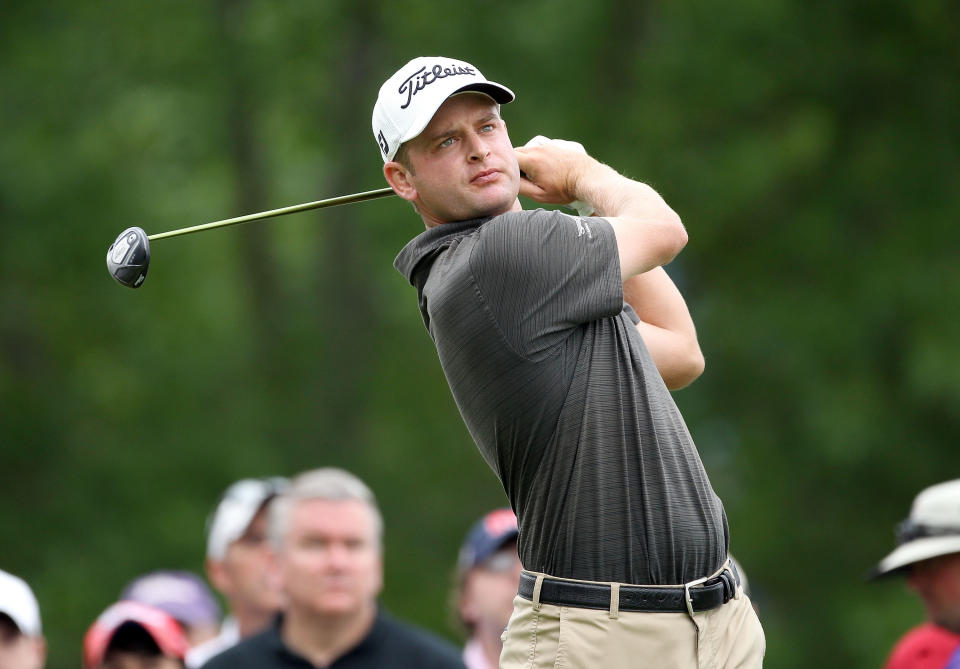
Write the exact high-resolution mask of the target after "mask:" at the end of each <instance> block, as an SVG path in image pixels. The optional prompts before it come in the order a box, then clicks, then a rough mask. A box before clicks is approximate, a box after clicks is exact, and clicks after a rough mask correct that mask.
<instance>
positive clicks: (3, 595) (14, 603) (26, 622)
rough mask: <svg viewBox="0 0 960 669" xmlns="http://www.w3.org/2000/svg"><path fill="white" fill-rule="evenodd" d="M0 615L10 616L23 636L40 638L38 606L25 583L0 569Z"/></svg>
mask: <svg viewBox="0 0 960 669" xmlns="http://www.w3.org/2000/svg"><path fill="white" fill-rule="evenodd" d="M0 613H5V614H6V615H8V616H10V619H11V620H12V621H13V622H14V624H15V625H16V626H17V627H18V628H20V632H21V634H23V635H25V636H40V635H41V634H42V632H43V630H42V629H41V626H40V606H39V605H38V604H37V598H36V597H34V596H33V591H32V590H31V589H30V586H29V585H27V582H26V581H24V580H23V579H22V578H18V577H17V576H14V575H13V574H9V573H7V572H5V571H3V570H2V569H0Z"/></svg>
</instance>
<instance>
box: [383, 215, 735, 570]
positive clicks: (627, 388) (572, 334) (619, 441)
mask: <svg viewBox="0 0 960 669" xmlns="http://www.w3.org/2000/svg"><path fill="white" fill-rule="evenodd" d="M395 266H396V267H397V269H398V270H399V271H400V272H401V273H402V274H404V276H406V277H407V278H408V279H409V280H410V283H411V284H412V285H414V286H415V287H416V288H417V291H418V294H419V298H420V312H421V314H422V315H423V320H424V323H425V324H426V326H427V330H428V331H429V332H430V336H431V338H432V339H433V341H434V344H435V345H436V347H437V352H438V354H439V357H440V364H441V366H442V367H443V371H444V374H445V375H446V378H447V382H448V383H449V385H450V389H451V391H452V392H453V396H454V399H455V400H456V403H457V406H458V407H459V409H460V413H461V415H462V416H463V420H464V422H465V423H466V426H467V429H468V430H469V431H470V434H471V436H472V437H473V439H474V441H475V442H476V444H477V446H478V447H479V449H480V452H481V454H482V455H483V458H484V459H485V460H486V462H487V464H489V465H490V467H491V468H493V471H494V472H496V474H497V476H498V477H499V478H500V481H501V482H502V483H503V487H504V490H505V491H506V493H507V497H508V499H509V500H510V503H511V505H512V506H513V509H514V511H515V512H516V514H517V517H518V519H519V521H520V537H519V551H520V559H521V561H522V562H523V566H524V568H526V569H528V570H532V571H538V572H544V573H547V574H550V575H553V576H559V577H563V578H576V579H584V580H591V581H617V582H621V583H640V584H655V585H667V584H676V583H684V582H688V581H691V580H694V579H696V578H700V577H702V576H706V575H708V574H710V573H712V572H713V571H715V570H716V569H718V568H719V567H720V565H721V564H722V563H723V561H724V560H725V559H726V555H727V548H728V545H729V538H728V530H727V521H726V516H725V514H724V511H723V505H722V504H721V502H720V500H719V499H718V498H717V496H716V495H715V494H714V492H713V488H712V487H711V486H710V481H709V480H708V478H707V475H706V472H705V471H704V469H703V465H702V463H701V461H700V457H699V455H698V453H697V450H696V447H695V446H694V444H693V440H692V439H691V438H690V434H689V433H688V431H687V427H686V425H685V424H684V421H683V418H682V416H681V415H680V412H679V410H678V409H677V406H676V405H675V404H674V402H673V398H672V397H671V395H670V392H669V390H667V387H666V386H665V385H664V382H663V379H662V378H661V377H660V374H659V372H658V371H657V368H656V366H655V365H654V363H653V360H652V359H651V357H650V354H649V353H648V352H647V349H646V347H645V346H644V344H643V340H642V338H641V337H640V334H639V333H638V332H637V329H636V327H635V326H636V323H637V320H638V319H637V315H636V313H635V312H634V311H633V309H632V308H631V307H630V306H629V305H627V304H626V303H624V301H623V284H622V282H621V279H620V265H619V259H618V255H617V244H616V239H615V238H614V234H613V228H612V227H611V226H610V224H609V222H608V221H606V220H605V219H602V218H579V217H574V216H568V215H567V214H564V213H562V212H558V211H544V210H536V211H522V212H510V213H507V214H503V215H501V216H496V217H494V218H490V219H478V220H472V221H463V222H458V223H447V224H444V225H440V226H437V227H434V228H431V229H429V230H427V231H426V232H424V233H422V234H420V235H419V236H417V237H416V238H415V239H413V240H412V241H411V242H410V243H408V244H407V246H405V247H404V249H403V250H402V251H401V252H400V254H399V256H397V259H396V261H395Z"/></svg>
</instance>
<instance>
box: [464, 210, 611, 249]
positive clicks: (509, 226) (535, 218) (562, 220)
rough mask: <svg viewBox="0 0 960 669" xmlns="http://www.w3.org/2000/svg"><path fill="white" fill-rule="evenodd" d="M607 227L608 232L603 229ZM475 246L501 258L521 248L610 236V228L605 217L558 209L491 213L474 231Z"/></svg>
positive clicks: (564, 244) (578, 241)
mask: <svg viewBox="0 0 960 669" xmlns="http://www.w3.org/2000/svg"><path fill="white" fill-rule="evenodd" d="M607 228H609V229H610V234H607V233H606V229H607ZM474 234H476V236H477V240H478V246H479V247H480V248H486V249H487V250H489V251H492V252H493V253H494V254H495V255H496V256H497V257H501V256H502V254H503V252H505V251H517V250H520V249H523V248H524V247H526V248H529V249H534V250H535V249H543V247H544V245H549V244H558V245H560V246H561V247H562V246H566V245H569V244H571V243H575V244H577V245H579V244H580V243H581V242H584V241H593V240H595V239H596V240H599V239H604V238H606V237H611V238H612V228H610V224H609V222H608V221H607V220H606V219H605V218H600V217H591V218H583V217H581V216H573V215H571V214H568V213H566V212H563V211H561V210H559V209H524V210H521V211H508V212H506V213H505V214H500V215H499V216H494V217H493V218H491V219H490V220H489V221H487V222H486V223H484V224H483V225H482V226H480V227H479V228H478V229H477V230H476V232H475V233H474Z"/></svg>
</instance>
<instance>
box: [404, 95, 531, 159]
mask: <svg viewBox="0 0 960 669" xmlns="http://www.w3.org/2000/svg"><path fill="white" fill-rule="evenodd" d="M461 93H483V94H484V95H487V96H489V97H491V98H492V99H493V101H494V102H496V103H498V104H501V105H505V104H507V103H508V102H513V101H514V100H515V99H516V95H514V94H513V91H511V90H510V89H509V88H507V87H506V86H501V85H500V84H497V83H494V82H492V81H487V82H479V83H472V84H467V85H466V86H463V87H462V88H458V89H457V90H455V91H453V92H452V93H450V95H448V96H447V97H445V98H444V99H443V100H442V101H441V102H440V104H439V105H437V108H436V109H434V110H433V111H431V112H430V115H429V116H426V115H424V116H425V117H426V118H422V119H420V122H419V123H414V124H413V125H412V126H410V128H408V129H407V132H406V134H404V136H403V137H401V138H400V146H402V145H403V144H404V143H405V142H409V141H410V140H411V139H413V138H414V137H417V136H419V135H420V133H421V132H423V129H424V128H426V127H427V126H428V125H430V121H432V120H433V117H434V116H435V115H436V113H437V109H440V105H442V104H443V103H444V102H446V101H447V100H449V99H450V98H452V97H453V96H454V95H460V94H461Z"/></svg>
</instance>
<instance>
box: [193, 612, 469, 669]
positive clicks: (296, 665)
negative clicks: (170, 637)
mask: <svg viewBox="0 0 960 669" xmlns="http://www.w3.org/2000/svg"><path fill="white" fill-rule="evenodd" d="M282 624H283V617H282V616H278V617H277V618H276V619H275V620H274V622H273V624H271V625H270V627H268V628H267V629H266V630H264V631H263V632H260V633H259V634H255V635H254V636H251V637H248V638H247V639H244V640H243V641H241V642H240V643H238V644H237V645H235V646H233V647H232V648H229V649H227V650H226V651H224V652H222V653H220V654H219V655H216V656H215V657H213V658H212V659H211V660H210V661H208V662H207V663H206V664H204V665H203V669H315V667H314V665H313V664H312V663H311V662H310V661H309V660H307V659H306V658H304V657H301V656H300V655H297V654H296V653H295V652H294V651H292V650H291V649H289V648H287V646H286V645H285V644H284V643H283V639H282V637H281V636H280V630H281V625H282ZM370 667H377V668H378V669H410V668H411V667H418V668H420V669H464V666H463V660H462V659H461V658H460V652H459V650H458V649H457V648H456V647H455V646H454V645H453V644H450V643H448V642H446V641H444V640H442V639H440V638H439V637H435V636H433V635H432V634H429V633H428V632H426V631H424V630H421V629H418V628H416V627H413V626H412V625H407V624H405V623H402V622H400V621H398V620H396V619H395V618H393V617H391V616H390V615H388V614H387V613H386V612H384V611H383V610H380V611H378V612H377V618H376V620H375V621H374V623H373V627H372V628H371V629H370V632H369V634H367V636H366V637H364V639H363V640H362V641H360V643H359V644H357V645H356V646H354V647H353V648H351V649H350V650H348V651H347V652H346V653H344V654H343V655H341V656H340V657H338V658H337V659H335V660H334V661H333V662H332V663H331V664H329V665H325V668H324V669H370Z"/></svg>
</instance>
